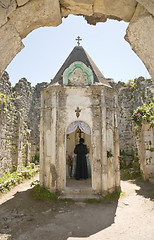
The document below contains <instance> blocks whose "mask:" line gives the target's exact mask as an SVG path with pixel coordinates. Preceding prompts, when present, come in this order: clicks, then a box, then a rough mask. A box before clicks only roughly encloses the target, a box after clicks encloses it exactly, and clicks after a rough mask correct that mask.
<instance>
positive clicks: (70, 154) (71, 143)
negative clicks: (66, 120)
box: [66, 121, 92, 189]
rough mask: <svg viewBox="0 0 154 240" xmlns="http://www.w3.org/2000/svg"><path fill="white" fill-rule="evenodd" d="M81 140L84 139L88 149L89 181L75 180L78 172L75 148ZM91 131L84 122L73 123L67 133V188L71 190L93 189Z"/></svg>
mask: <svg viewBox="0 0 154 240" xmlns="http://www.w3.org/2000/svg"><path fill="white" fill-rule="evenodd" d="M80 138H83V139H84V144H86V146H87V149H88V154H87V155H86V159H87V168H88V179H80V180H76V179H75V171H76V154H74V148H75V146H76V145H77V144H79V140H80ZM91 163H92V155H91V130H90V127H89V125H88V124H86V123H85V122H83V121H75V122H73V123H71V124H70V125H69V127H68V129H67V132H66V187H68V188H71V189H87V188H91V187H92V183H91V173H92V171H91V166H92V164H91Z"/></svg>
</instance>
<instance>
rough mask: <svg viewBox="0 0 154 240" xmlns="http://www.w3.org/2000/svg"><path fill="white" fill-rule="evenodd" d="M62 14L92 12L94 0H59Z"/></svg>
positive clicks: (86, 13)
mask: <svg viewBox="0 0 154 240" xmlns="http://www.w3.org/2000/svg"><path fill="white" fill-rule="evenodd" d="M60 4H61V10H62V16H68V15H69V14H83V15H87V16H90V15H92V14H93V4H94V0H60Z"/></svg>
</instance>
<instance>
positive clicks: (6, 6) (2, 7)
mask: <svg viewBox="0 0 154 240" xmlns="http://www.w3.org/2000/svg"><path fill="white" fill-rule="evenodd" d="M16 6H17V4H16V2H15V1H14V0H13V1H11V2H10V0H1V1H0V27H1V26H2V25H4V24H5V23H6V22H7V16H9V14H10V13H11V12H13V11H14V10H15V9H16Z"/></svg>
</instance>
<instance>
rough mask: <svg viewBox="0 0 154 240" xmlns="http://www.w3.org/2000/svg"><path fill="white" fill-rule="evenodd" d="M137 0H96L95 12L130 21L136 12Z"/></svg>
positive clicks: (99, 14) (98, 14)
mask: <svg viewBox="0 0 154 240" xmlns="http://www.w3.org/2000/svg"><path fill="white" fill-rule="evenodd" d="M135 8H136V0H114V1H113V0H95V1H94V8H93V9H94V14H96V15H97V16H101V15H102V14H104V15H108V16H112V17H115V19H117V18H120V19H122V20H124V21H126V22H129V21H130V20H131V18H132V16H133V14H134V12H135Z"/></svg>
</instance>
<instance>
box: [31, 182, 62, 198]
mask: <svg viewBox="0 0 154 240" xmlns="http://www.w3.org/2000/svg"><path fill="white" fill-rule="evenodd" d="M32 197H33V198H34V199H35V200H52V201H57V200H58V195H57V194H56V193H51V192H49V191H48V190H47V189H45V188H43V187H40V185H39V184H38V185H36V186H35V187H34V188H33V189H32Z"/></svg>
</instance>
